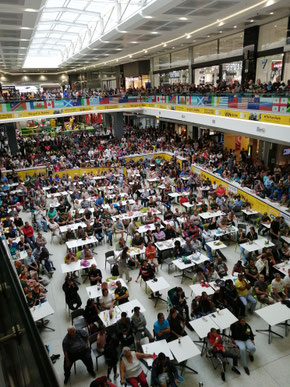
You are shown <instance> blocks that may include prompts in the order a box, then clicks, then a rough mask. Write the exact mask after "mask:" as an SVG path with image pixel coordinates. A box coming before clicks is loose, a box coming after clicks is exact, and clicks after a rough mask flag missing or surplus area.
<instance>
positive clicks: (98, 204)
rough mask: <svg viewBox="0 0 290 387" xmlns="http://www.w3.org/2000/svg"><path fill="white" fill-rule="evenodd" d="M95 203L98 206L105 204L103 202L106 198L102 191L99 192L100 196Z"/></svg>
mask: <svg viewBox="0 0 290 387" xmlns="http://www.w3.org/2000/svg"><path fill="white" fill-rule="evenodd" d="M95 203H96V206H97V207H102V205H103V203H104V198H103V197H102V194H101V193H99V194H98V197H97V199H96V202H95Z"/></svg>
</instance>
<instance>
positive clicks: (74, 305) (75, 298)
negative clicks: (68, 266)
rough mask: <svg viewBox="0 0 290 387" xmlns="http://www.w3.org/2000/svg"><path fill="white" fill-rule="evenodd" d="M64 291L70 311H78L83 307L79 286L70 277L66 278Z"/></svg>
mask: <svg viewBox="0 0 290 387" xmlns="http://www.w3.org/2000/svg"><path fill="white" fill-rule="evenodd" d="M62 290H63V291H64V294H65V302H66V303H67V305H68V307H69V309H70V310H77V309H79V308H80V307H81V305H82V300H81V298H80V296H79V294H78V290H79V288H78V286H77V284H76V283H75V282H74V281H73V279H72V278H70V277H69V276H67V277H66V279H65V282H64V284H63V286H62Z"/></svg>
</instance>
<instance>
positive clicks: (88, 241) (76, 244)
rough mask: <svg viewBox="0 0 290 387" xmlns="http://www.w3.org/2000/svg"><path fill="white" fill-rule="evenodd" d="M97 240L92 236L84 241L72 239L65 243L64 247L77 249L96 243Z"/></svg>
mask: <svg viewBox="0 0 290 387" xmlns="http://www.w3.org/2000/svg"><path fill="white" fill-rule="evenodd" d="M97 242H98V240H97V238H95V237H94V236H91V237H90V238H87V239H85V240H83V239H73V240H71V241H68V242H66V247H67V248H68V249H75V248H77V247H82V246H85V245H89V244H91V243H97Z"/></svg>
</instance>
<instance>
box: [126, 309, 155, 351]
mask: <svg viewBox="0 0 290 387" xmlns="http://www.w3.org/2000/svg"><path fill="white" fill-rule="evenodd" d="M146 325H147V323H146V318H145V316H144V314H143V313H141V312H140V307H139V306H135V307H134V313H133V315H132V317H131V326H132V330H133V334H134V336H135V340H136V348H137V349H138V350H139V349H140V350H142V348H141V343H140V341H141V339H142V338H144V337H148V339H149V341H150V342H153V341H154V338H153V336H152V335H151V333H150V332H149V331H148V329H147V328H146Z"/></svg>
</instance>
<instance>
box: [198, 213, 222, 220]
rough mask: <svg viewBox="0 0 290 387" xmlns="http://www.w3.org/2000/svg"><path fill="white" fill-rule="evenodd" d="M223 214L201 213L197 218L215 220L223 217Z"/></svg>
mask: <svg viewBox="0 0 290 387" xmlns="http://www.w3.org/2000/svg"><path fill="white" fill-rule="evenodd" d="M224 215H225V213H224V212H222V211H216V212H209V211H207V212H202V213H201V214H199V216H200V217H201V218H202V219H204V220H208V219H211V218H217V217H219V216H224Z"/></svg>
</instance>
